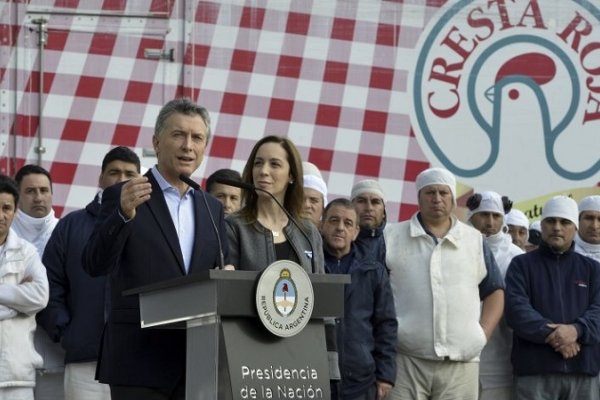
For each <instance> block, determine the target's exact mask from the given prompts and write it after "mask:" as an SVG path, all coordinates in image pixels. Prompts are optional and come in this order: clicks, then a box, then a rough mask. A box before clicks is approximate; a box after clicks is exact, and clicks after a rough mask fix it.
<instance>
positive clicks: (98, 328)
mask: <svg viewBox="0 0 600 400" xmlns="http://www.w3.org/2000/svg"><path fill="white" fill-rule="evenodd" d="M99 210H100V204H99V203H98V198H97V197H96V198H94V200H93V201H92V202H91V203H89V204H88V205H87V207H86V208H85V209H83V210H77V211H73V212H72V213H70V214H68V215H67V216H65V217H63V218H62V219H60V221H58V224H57V225H56V228H55V229H54V231H53V232H52V236H50V239H49V240H48V243H47V245H46V248H45V250H44V255H43V258H42V262H43V263H44V266H45V267H46V271H47V274H48V281H49V283H50V301H49V302H48V306H47V307H46V308H45V309H44V310H43V311H41V312H40V313H38V314H37V322H38V325H41V326H42V327H43V328H44V329H45V330H46V332H47V333H48V335H49V336H50V338H51V339H52V340H53V341H55V342H58V341H60V340H62V346H63V348H64V349H65V352H66V353H65V363H72V362H85V361H96V360H97V358H98V349H99V348H100V337H101V335H102V329H103V326H104V298H105V296H104V295H105V286H106V278H105V277H103V276H102V277H97V278H92V277H91V276H89V275H88V274H87V273H86V272H85V271H84V269H83V266H82V264H81V254H82V252H83V248H84V246H85V244H86V243H87V240H88V239H89V237H90V236H91V234H92V231H93V230H94V225H95V223H96V218H97V217H98V213H99Z"/></svg>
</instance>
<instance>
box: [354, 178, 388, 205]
mask: <svg viewBox="0 0 600 400" xmlns="http://www.w3.org/2000/svg"><path fill="white" fill-rule="evenodd" d="M363 193H371V194H374V195H375V196H378V197H379V198H381V200H383V202H384V203H385V195H384V194H383V189H382V188H381V185H380V184H379V182H377V181H376V180H374V179H365V180H362V181H358V182H356V184H354V186H353V187H352V192H351V193H350V199H351V200H354V199H355V198H356V197H358V196H359V195H361V194H363Z"/></svg>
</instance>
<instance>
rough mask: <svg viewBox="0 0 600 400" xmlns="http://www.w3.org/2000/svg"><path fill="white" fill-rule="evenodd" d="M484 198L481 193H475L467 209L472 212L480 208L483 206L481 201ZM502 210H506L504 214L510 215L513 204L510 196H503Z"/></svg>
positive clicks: (468, 202)
mask: <svg viewBox="0 0 600 400" xmlns="http://www.w3.org/2000/svg"><path fill="white" fill-rule="evenodd" d="M482 199H483V197H482V196H481V193H474V194H472V195H471V196H469V198H468V199H467V208H468V209H469V210H470V211H474V210H476V209H478V208H479V205H480V204H481V200H482ZM501 199H502V208H503V209H504V214H508V213H509V212H510V210H511V209H512V206H513V202H512V201H511V200H510V199H509V198H508V196H502V198H501Z"/></svg>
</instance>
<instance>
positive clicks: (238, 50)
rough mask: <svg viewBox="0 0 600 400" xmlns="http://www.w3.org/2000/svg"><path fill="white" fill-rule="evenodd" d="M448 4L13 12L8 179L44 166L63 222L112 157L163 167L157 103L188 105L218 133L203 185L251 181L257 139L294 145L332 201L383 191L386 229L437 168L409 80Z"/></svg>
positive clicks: (230, 3) (5, 43)
mask: <svg viewBox="0 0 600 400" xmlns="http://www.w3.org/2000/svg"><path fill="white" fill-rule="evenodd" d="M441 3H443V1H425V0H412V1H407V0H404V1H402V0H397V1H381V0H360V1H359V0H353V1H333V0H320V1H291V0H271V1H236V0H219V1H196V0H170V1H169V0H153V1H150V0H146V1H145V0H130V1H121V0H85V1H82V0H55V1H48V0H46V1H44V0H31V1H26V0H23V1H16V2H15V1H12V2H11V1H4V2H2V3H0V18H1V20H0V23H1V25H0V30H1V32H2V49H1V53H0V61H1V65H0V67H1V70H0V77H1V79H2V82H1V96H2V98H1V102H0V103H1V105H0V107H1V109H0V111H1V126H0V135H1V138H2V143H1V144H2V146H3V147H2V160H1V164H0V167H1V168H2V170H1V171H2V172H3V173H8V174H13V173H14V172H15V170H16V169H17V168H19V167H20V166H21V165H23V164H24V163H37V162H39V160H41V165H42V166H44V167H46V168H47V169H48V170H49V171H50V172H51V174H52V176H53V179H54V190H55V200H54V201H55V205H56V209H57V212H58V213H59V214H60V213H61V212H62V214H63V215H64V213H66V212H69V211H71V210H73V209H76V208H80V207H83V206H84V205H85V204H86V203H87V202H89V200H90V199H91V198H92V197H93V195H94V194H95V191H96V186H97V176H98V175H99V172H100V164H101V160H102V157H103V156H104V154H105V153H106V152H107V151H108V150H109V149H110V148H111V147H113V146H115V145H126V146H131V147H132V148H133V149H134V150H135V151H136V152H137V153H138V154H139V155H140V156H142V163H143V164H144V166H145V167H150V166H152V165H153V164H154V162H155V158H154V157H153V154H152V151H151V150H152V144H151V143H152V142H151V136H152V132H153V131H152V128H153V125H154V120H155V117H156V115H157V113H158V111H159V109H160V107H161V105H162V104H164V103H165V102H166V101H168V100H169V99H172V98H174V97H177V96H188V97H192V98H193V99H194V100H196V101H197V102H198V103H199V104H201V105H203V106H205V107H207V108H208V109H209V111H210V112H211V117H212V121H213V132H214V137H213V139H212V141H211V144H210V147H209V149H208V152H207V157H206V158H205V161H204V163H203V164H202V166H201V168H200V169H199V170H198V171H197V173H196V176H195V178H197V179H198V180H203V179H204V178H205V177H207V176H208V175H209V174H210V173H212V172H213V171H215V170H216V169H219V168H234V169H237V170H240V171H241V170H242V168H243V166H244V164H245V162H246V159H247V157H248V155H249V152H250V149H251V147H252V146H253V144H254V143H255V141H256V140H257V139H259V138H261V137H263V136H264V135H267V134H277V135H285V136H288V137H290V138H291V139H292V140H293V141H294V143H296V145H297V146H298V148H299V150H300V153H301V155H302V156H303V159H305V160H308V161H311V162H312V163H314V164H316V165H317V166H318V167H319V168H320V169H321V171H322V173H323V176H324V179H325V181H326V182H327V184H328V187H329V198H330V199H333V198H335V197H339V196H343V197H348V196H349V194H350V189H351V187H352V185H353V184H354V183H355V182H356V181H358V180H360V179H365V178H375V179H378V180H379V181H380V182H381V184H382V186H383V188H384V190H385V194H386V197H387V213H388V219H389V220H391V221H396V220H398V219H406V218H408V217H410V215H411V214H412V213H413V212H414V211H415V209H416V193H415V190H414V179H415V177H416V175H417V174H418V173H419V172H420V171H421V170H423V169H424V168H427V167H428V166H429V162H428V161H427V159H426V158H425V156H424V154H423V152H422V151H421V149H420V147H419V144H418V143H417V141H416V139H415V136H414V135H413V134H412V131H411V126H410V122H409V117H408V110H407V107H408V104H409V101H408V99H407V78H408V68H409V67H410V65H412V64H414V58H415V44H416V43H417V40H418V39H419V36H420V34H421V32H422V30H423V26H424V25H425V24H426V23H427V21H428V20H429V19H430V18H431V17H432V16H433V15H434V14H435V12H436V11H437V10H438V8H439V7H440V6H441ZM40 77H41V78H43V79H40ZM41 81H43V82H41ZM42 85H43V90H41V86H42ZM40 110H41V112H40Z"/></svg>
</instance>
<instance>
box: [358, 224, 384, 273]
mask: <svg viewBox="0 0 600 400" xmlns="http://www.w3.org/2000/svg"><path fill="white" fill-rule="evenodd" d="M385 224H386V222H385V221H383V223H382V224H381V225H380V226H379V227H377V228H374V229H366V228H360V232H359V233H358V237H357V238H356V241H355V242H354V245H355V246H356V251H357V256H358V257H359V258H361V259H366V258H374V259H375V260H377V261H379V262H380V263H382V264H383V265H384V266H386V265H385V241H384V240H383V230H384V229H385Z"/></svg>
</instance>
